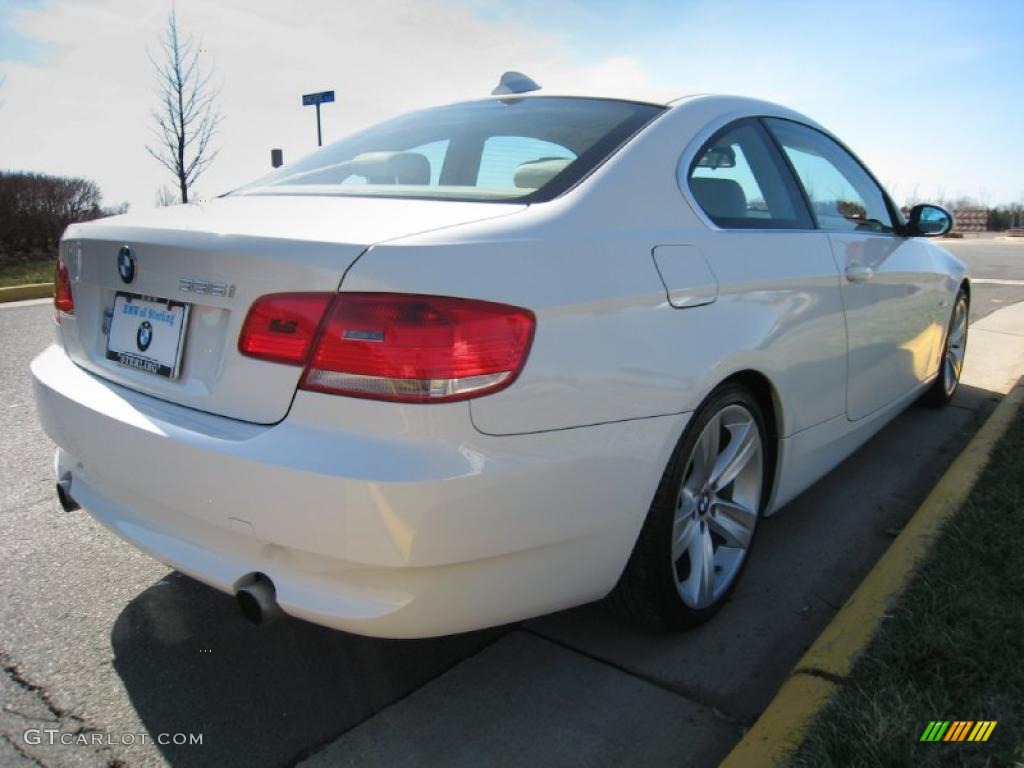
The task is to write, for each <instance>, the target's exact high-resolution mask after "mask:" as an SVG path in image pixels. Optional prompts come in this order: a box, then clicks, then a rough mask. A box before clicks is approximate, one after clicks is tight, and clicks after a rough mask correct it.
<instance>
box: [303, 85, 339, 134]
mask: <svg viewBox="0 0 1024 768" xmlns="http://www.w3.org/2000/svg"><path fill="white" fill-rule="evenodd" d="M332 101H334V91H320V92H319V93H304V94H302V106H304V107H308V106H310V105H315V106H316V145H317V146H318V147H320V146H323V138H322V135H321V133H320V105H321V104H327V103H329V102H332Z"/></svg>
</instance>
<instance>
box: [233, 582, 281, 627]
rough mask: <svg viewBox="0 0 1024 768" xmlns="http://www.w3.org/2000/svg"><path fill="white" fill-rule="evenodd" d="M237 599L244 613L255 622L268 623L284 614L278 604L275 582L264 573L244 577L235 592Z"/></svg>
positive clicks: (249, 619)
mask: <svg viewBox="0 0 1024 768" xmlns="http://www.w3.org/2000/svg"><path fill="white" fill-rule="evenodd" d="M235 600H236V601H237V602H238V607H239V608H240V609H241V611H242V615H243V616H244V617H245V618H246V619H247V620H248V621H250V622H252V623H253V624H268V623H270V622H271V621H274V620H275V619H279V618H281V616H283V615H284V612H283V611H282V610H281V606H279V605H278V604H277V592H276V590H275V589H274V582H272V581H271V580H270V577H269V576H266V575H265V574H262V573H254V574H251V575H249V576H246V577H244V578H243V579H242V580H241V582H240V586H239V587H238V589H237V591H236V592H235Z"/></svg>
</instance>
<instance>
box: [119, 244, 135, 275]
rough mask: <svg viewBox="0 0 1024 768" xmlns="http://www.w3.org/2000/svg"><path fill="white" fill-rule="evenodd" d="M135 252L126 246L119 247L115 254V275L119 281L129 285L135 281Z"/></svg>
mask: <svg viewBox="0 0 1024 768" xmlns="http://www.w3.org/2000/svg"><path fill="white" fill-rule="evenodd" d="M135 263H136V262H135V252H134V251H133V250H132V249H131V248H129V247H128V246H127V245H124V246H121V250H120V251H118V252H117V274H119V275H120V276H121V280H122V281H123V282H125V283H130V282H131V281H132V280H134V279H135Z"/></svg>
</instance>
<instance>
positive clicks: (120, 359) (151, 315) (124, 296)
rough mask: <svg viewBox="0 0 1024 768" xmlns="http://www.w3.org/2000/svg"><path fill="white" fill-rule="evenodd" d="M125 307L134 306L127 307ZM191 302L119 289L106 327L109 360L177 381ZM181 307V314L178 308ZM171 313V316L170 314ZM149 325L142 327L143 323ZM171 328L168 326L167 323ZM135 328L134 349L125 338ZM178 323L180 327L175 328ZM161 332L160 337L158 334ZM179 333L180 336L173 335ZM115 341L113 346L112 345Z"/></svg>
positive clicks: (125, 366)
mask: <svg viewBox="0 0 1024 768" xmlns="http://www.w3.org/2000/svg"><path fill="white" fill-rule="evenodd" d="M126 307H131V308H133V309H130V310H126ZM191 308H192V305H191V304H189V303H188V302H185V301H174V300H173V299H163V298H160V297H158V296H146V295H143V294H138V293H127V292H125V291H118V292H117V293H115V294H114V306H113V308H112V314H111V317H110V327H109V329H108V330H107V346H106V356H107V360H111V361H113V362H114V363H116V364H118V365H120V366H122V367H124V368H130V369H132V370H135V371H142V372H143V373H147V374H149V375H151V376H158V377H160V378H164V379H167V380H169V381H174V380H176V379H177V378H178V376H179V375H180V374H181V361H182V358H183V357H184V352H185V336H186V334H187V331H188V321H189V315H190V314H191V312H190V310H191ZM179 309H180V310H181V312H180V315H179V314H178V310H179ZM168 316H170V317H168ZM147 324H148V325H149V328H145V329H144V328H143V326H144V325H147ZM168 325H169V326H170V327H166V326H168ZM133 326H134V328H135V330H134V333H135V344H134V347H135V348H134V349H132V348H129V347H130V346H131V344H130V343H129V342H128V341H126V339H127V338H129V337H130V335H131V333H132V332H133V331H132V327H133ZM175 326H177V327H176V328H175ZM157 332H162V333H160V337H159V339H157V337H156V334H157ZM175 332H177V337H176V338H175V336H174V334H175ZM158 341H159V343H158V345H157V347H156V349H160V350H163V351H164V353H165V354H163V355H159V356H149V355H145V354H141V353H144V352H148V351H149V350H150V349H151V348H153V344H154V343H156V342H158ZM112 344H113V346H112Z"/></svg>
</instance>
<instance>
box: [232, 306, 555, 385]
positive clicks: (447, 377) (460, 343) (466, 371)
mask: <svg viewBox="0 0 1024 768" xmlns="http://www.w3.org/2000/svg"><path fill="white" fill-rule="evenodd" d="M296 295H299V296H307V297H320V298H321V300H324V301H326V302H327V303H329V304H330V307H329V309H328V308H327V303H324V304H322V305H320V306H321V307H322V309H321V315H322V314H323V310H326V315H325V316H323V320H322V322H321V323H320V329H319V331H317V333H316V338H315V342H314V343H313V345H312V350H311V351H309V353H308V356H306V355H303V356H302V357H301V359H300V357H299V354H298V352H299V347H298V345H296V347H295V350H294V354H293V355H290V356H288V357H287V358H286V356H271V355H269V354H266V353H265V352H261V351H260V350H259V349H253V345H252V344H251V343H248V342H246V335H247V329H249V328H250V326H253V327H254V328H256V329H260V330H262V329H264V328H269V324H270V321H269V319H268V318H271V317H276V316H277V315H278V314H280V310H274V311H269V310H271V309H273V308H276V307H282V306H284V307H287V306H289V305H290V303H291V302H292V301H293V299H292V298H291V297H294V296H296ZM324 297H326V299H324ZM331 299H333V301H331ZM309 307H310V310H311V312H312V310H313V309H314V303H313V302H310V305H309ZM254 314H257V315H258V317H257V319H255V320H253V315H254ZM297 324H298V323H296V325H297ZM535 325H536V319H535V317H534V314H533V312H531V311H530V310H528V309H522V308H520V307H512V306H508V305H506V304H494V303H492V302H487V301H476V300H471V299H453V298H446V297H441V296H416V295H405V294H386V293H341V294H272V295H269V296H264V297H262V298H260V299H259V300H258V301H257V302H256V303H255V304H253V307H252V309H250V310H249V317H247V318H246V320H245V324H244V325H243V329H242V337H240V338H239V344H238V346H239V349H240V350H242V351H243V352H244V353H245V354H248V355H251V356H253V357H260V358H263V359H267V360H275V361H276V362H290V363H294V364H299V363H304V364H305V365H306V370H305V371H304V372H303V374H302V380H301V383H300V384H299V386H300V387H301V388H302V389H306V390H312V391H315V392H328V393H331V394H338V395H349V396H353V397H366V398H373V399H376V400H393V401H399V402H409V403H428V402H429V403H434V402H447V401H452V400H462V399H465V398H469V397H477V396H479V395H483V394H488V393H491V392H495V391H497V390H499V389H502V388H503V387H507V386H508V385H509V384H511V383H512V382H513V381H514V380H515V378H516V376H518V375H519V371H520V370H521V369H522V367H523V364H524V363H525V361H526V356H527V353H528V352H529V350H530V343H531V342H532V340H533V332H534V327H535ZM262 335H264V336H266V335H269V334H268V333H264V334H262Z"/></svg>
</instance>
